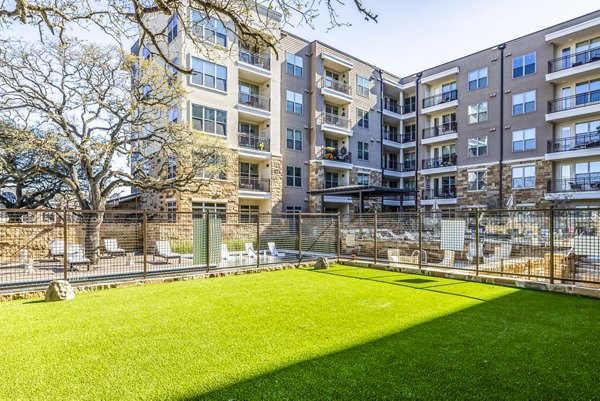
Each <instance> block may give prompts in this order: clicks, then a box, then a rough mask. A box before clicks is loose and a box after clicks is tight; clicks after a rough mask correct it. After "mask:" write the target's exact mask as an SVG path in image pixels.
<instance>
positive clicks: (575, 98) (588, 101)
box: [548, 90, 600, 113]
mask: <svg viewBox="0 0 600 401" xmlns="http://www.w3.org/2000/svg"><path fill="white" fill-rule="evenodd" d="M598 103H600V90H595V91H591V92H584V93H579V94H577V95H572V96H567V97H561V98H559V99H554V100H550V101H548V113H556V112H557V111H565V110H571V109H577V108H579V107H585V106H589V105H592V104H598Z"/></svg>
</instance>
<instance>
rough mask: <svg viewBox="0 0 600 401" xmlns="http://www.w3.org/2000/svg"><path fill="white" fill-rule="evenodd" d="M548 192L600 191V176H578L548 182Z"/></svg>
mask: <svg viewBox="0 0 600 401" xmlns="http://www.w3.org/2000/svg"><path fill="white" fill-rule="evenodd" d="M546 191H547V192H590V191H600V174H596V175H591V174H578V175H577V176H576V177H575V178H570V179H561V180H548V182H547V188H546Z"/></svg>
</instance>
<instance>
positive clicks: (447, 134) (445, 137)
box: [423, 121, 458, 145]
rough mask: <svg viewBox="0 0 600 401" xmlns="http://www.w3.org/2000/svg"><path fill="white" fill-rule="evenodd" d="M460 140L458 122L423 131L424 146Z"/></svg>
mask: <svg viewBox="0 0 600 401" xmlns="http://www.w3.org/2000/svg"><path fill="white" fill-rule="evenodd" d="M457 138H458V131H457V124H456V121H452V122H449V123H444V124H441V125H438V126H435V127H430V128H424V129H423V145H428V144H431V143H435V142H444V141H451V140H455V139H457Z"/></svg>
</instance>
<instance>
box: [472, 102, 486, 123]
mask: <svg viewBox="0 0 600 401" xmlns="http://www.w3.org/2000/svg"><path fill="white" fill-rule="evenodd" d="M467 112H468V115H469V124H475V123H480V122H482V121H487V120H488V102H481V103H477V104H472V105H470V106H469V107H468V111H467Z"/></svg>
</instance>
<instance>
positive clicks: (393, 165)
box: [383, 160, 401, 171]
mask: <svg viewBox="0 0 600 401" xmlns="http://www.w3.org/2000/svg"><path fill="white" fill-rule="evenodd" d="M383 168H384V169H386V170H391V171H401V164H400V163H398V162H397V161H394V160H384V161H383Z"/></svg>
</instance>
